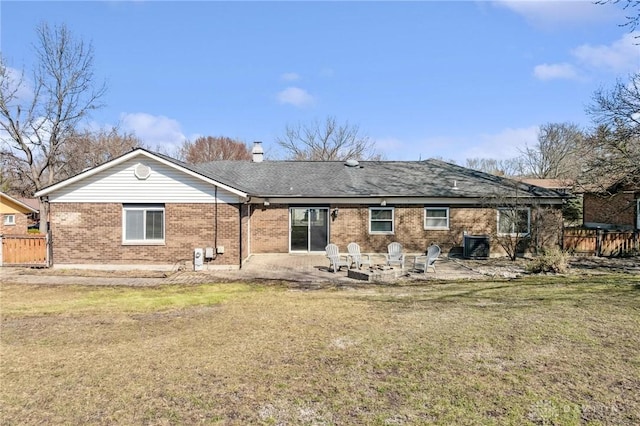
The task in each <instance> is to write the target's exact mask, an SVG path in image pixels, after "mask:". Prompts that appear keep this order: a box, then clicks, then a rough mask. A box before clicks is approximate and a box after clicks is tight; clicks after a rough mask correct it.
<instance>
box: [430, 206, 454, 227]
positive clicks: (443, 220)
mask: <svg viewBox="0 0 640 426" xmlns="http://www.w3.org/2000/svg"><path fill="white" fill-rule="evenodd" d="M424 229H444V230H446V229H449V207H425V208H424Z"/></svg>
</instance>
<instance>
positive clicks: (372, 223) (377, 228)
mask: <svg viewBox="0 0 640 426" xmlns="http://www.w3.org/2000/svg"><path fill="white" fill-rule="evenodd" d="M393 213H394V209H393V207H369V233H370V234H393Z"/></svg>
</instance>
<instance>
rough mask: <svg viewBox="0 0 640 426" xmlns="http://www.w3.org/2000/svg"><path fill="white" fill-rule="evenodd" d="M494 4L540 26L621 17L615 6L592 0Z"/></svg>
mask: <svg viewBox="0 0 640 426" xmlns="http://www.w3.org/2000/svg"><path fill="white" fill-rule="evenodd" d="M494 4H496V5H497V6H500V7H504V8H507V9H509V10H511V11H512V12H514V13H517V14H518V15H520V16H522V17H524V18H525V19H526V20H527V21H528V22H529V23H530V24H532V25H534V26H538V27H557V26H561V25H563V26H564V25H567V24H591V23H594V22H608V21H611V20H614V19H619V18H620V17H621V13H620V10H619V9H618V8H616V7H615V6H613V5H608V4H607V5H598V4H595V3H594V2H592V1H590V0H563V1H558V0H536V1H529V0H525V1H522V0H498V1H496V2H495V3H494ZM623 19H624V18H623Z"/></svg>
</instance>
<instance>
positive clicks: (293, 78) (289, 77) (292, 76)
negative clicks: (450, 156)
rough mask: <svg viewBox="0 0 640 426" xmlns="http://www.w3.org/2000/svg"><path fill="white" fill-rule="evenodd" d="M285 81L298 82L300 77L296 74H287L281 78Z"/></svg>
mask: <svg viewBox="0 0 640 426" xmlns="http://www.w3.org/2000/svg"><path fill="white" fill-rule="evenodd" d="M280 79H281V80H283V81H297V80H300V75H299V74H298V73H295V72H286V73H284V74H282V75H281V76H280Z"/></svg>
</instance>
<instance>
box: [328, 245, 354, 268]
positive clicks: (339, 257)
mask: <svg viewBox="0 0 640 426" xmlns="http://www.w3.org/2000/svg"><path fill="white" fill-rule="evenodd" d="M324 250H325V252H326V253H327V259H329V262H331V264H330V265H329V268H330V269H331V268H332V269H333V273H334V274H335V273H336V272H338V271H339V270H340V268H342V267H343V266H346V267H347V268H349V266H350V265H351V262H350V261H349V257H348V256H347V255H346V254H340V249H339V248H338V246H337V245H335V244H329V245H327V246H326V247H325V249H324Z"/></svg>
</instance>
